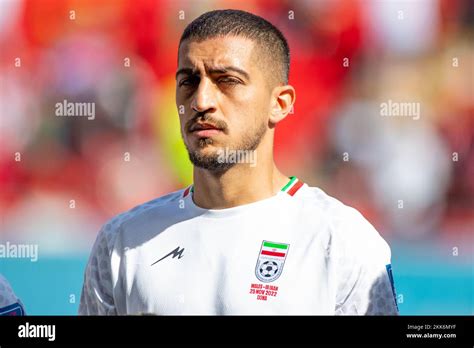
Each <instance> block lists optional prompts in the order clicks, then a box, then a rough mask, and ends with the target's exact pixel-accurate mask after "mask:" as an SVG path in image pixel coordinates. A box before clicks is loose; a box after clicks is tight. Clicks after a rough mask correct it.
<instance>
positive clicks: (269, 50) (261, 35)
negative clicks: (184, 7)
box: [179, 10, 290, 84]
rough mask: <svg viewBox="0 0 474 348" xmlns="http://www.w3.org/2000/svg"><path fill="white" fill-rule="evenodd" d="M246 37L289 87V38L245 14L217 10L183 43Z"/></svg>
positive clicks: (193, 26) (192, 26) (194, 23)
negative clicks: (216, 38)
mask: <svg viewBox="0 0 474 348" xmlns="http://www.w3.org/2000/svg"><path fill="white" fill-rule="evenodd" d="M228 35H229V36H231V35H235V36H242V37H245V38H248V39H251V40H254V41H255V42H256V43H257V45H259V46H260V48H262V49H263V50H264V52H265V54H266V55H267V56H268V57H267V58H268V59H269V60H270V61H272V60H273V62H275V63H277V66H278V67H279V70H280V74H279V75H280V76H278V80H279V82H280V83H284V84H288V75H289V72H290V48H289V46H288V42H287V41H286V39H285V37H284V36H283V34H282V33H281V31H280V30H278V29H277V28H276V27H275V26H274V25H273V24H271V23H270V22H269V21H267V20H266V19H264V18H262V17H259V16H257V15H254V14H252V13H249V12H245V11H241V10H215V11H210V12H206V13H204V14H202V15H201V16H199V17H198V18H196V19H195V20H193V21H192V22H191V23H189V24H188V26H187V27H186V29H185V30H184V32H183V35H182V36H181V39H180V40H179V46H181V44H182V43H183V42H184V41H185V40H187V39H190V40H195V41H198V42H199V41H204V40H206V39H211V38H215V37H219V36H228Z"/></svg>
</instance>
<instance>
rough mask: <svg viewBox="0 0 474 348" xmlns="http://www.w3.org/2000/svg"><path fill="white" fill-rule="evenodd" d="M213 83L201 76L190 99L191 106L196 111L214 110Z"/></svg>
mask: <svg viewBox="0 0 474 348" xmlns="http://www.w3.org/2000/svg"><path fill="white" fill-rule="evenodd" d="M213 86H214V85H213V83H212V82H211V81H209V79H207V78H201V81H200V82H199V86H198V88H197V90H196V92H195V93H194V96H193V99H192V101H191V108H192V109H193V110H194V111H196V112H214V111H216V96H215V91H214V87H213Z"/></svg>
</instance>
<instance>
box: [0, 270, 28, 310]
mask: <svg viewBox="0 0 474 348" xmlns="http://www.w3.org/2000/svg"><path fill="white" fill-rule="evenodd" d="M0 315H1V316H4V315H7V316H22V315H25V308H24V307H23V304H22V303H21V301H20V299H19V298H18V297H17V296H16V295H15V293H14V292H13V289H12V287H11V286H10V283H8V281H7V279H6V278H5V277H4V276H2V275H1V274H0Z"/></svg>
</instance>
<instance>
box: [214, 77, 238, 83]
mask: <svg viewBox="0 0 474 348" xmlns="http://www.w3.org/2000/svg"><path fill="white" fill-rule="evenodd" d="M217 82H218V83H224V84H226V85H237V84H239V83H240V81H239V80H237V79H236V78H233V77H228V76H226V77H221V78H219V79H218V80H217Z"/></svg>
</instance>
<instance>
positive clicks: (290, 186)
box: [281, 176, 304, 196]
mask: <svg viewBox="0 0 474 348" xmlns="http://www.w3.org/2000/svg"><path fill="white" fill-rule="evenodd" d="M303 185H304V182H302V181H300V180H298V178H297V177H296V176H291V177H290V181H288V183H287V184H286V185H285V186H283V188H282V189H281V191H282V192H286V193H288V194H289V195H290V196H294V195H295V193H296V192H297V191H298V190H299V189H300V188H301V187H302V186H303Z"/></svg>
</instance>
